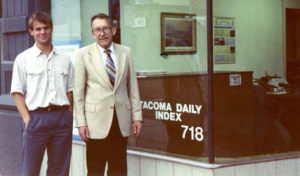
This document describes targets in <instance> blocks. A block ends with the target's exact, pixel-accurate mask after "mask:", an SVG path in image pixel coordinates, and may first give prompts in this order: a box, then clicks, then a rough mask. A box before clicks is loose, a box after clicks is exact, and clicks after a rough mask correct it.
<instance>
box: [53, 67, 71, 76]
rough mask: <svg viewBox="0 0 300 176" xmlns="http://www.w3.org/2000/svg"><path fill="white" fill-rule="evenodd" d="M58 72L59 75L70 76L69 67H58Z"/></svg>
mask: <svg viewBox="0 0 300 176" xmlns="http://www.w3.org/2000/svg"><path fill="white" fill-rule="evenodd" d="M56 74H57V76H62V77H66V76H68V74H69V73H68V70H67V69H61V68H58V69H56Z"/></svg>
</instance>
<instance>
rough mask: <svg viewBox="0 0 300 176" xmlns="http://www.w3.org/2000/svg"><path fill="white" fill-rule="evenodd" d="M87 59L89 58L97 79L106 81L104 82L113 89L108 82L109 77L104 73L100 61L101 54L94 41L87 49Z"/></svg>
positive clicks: (103, 67)
mask: <svg viewBox="0 0 300 176" xmlns="http://www.w3.org/2000/svg"><path fill="white" fill-rule="evenodd" d="M89 60H90V63H91V64H92V67H94V69H95V70H96V72H97V74H98V77H99V79H100V80H101V79H102V80H104V81H105V82H106V84H107V85H109V86H110V87H111V89H113V87H112V85H111V83H110V80H109V77H108V75H107V73H106V70H105V66H104V64H103V62H102V58H101V55H100V53H99V49H98V47H97V44H96V43H95V44H94V46H93V47H92V48H91V49H90V51H89Z"/></svg>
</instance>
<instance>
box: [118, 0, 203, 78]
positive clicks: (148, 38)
mask: <svg viewBox="0 0 300 176" xmlns="http://www.w3.org/2000/svg"><path fill="white" fill-rule="evenodd" d="M120 11H121V21H120V23H121V42H122V44H123V45H127V46H129V47H130V48H131V50H132V53H133V56H134V63H135V68H136V71H146V72H165V73H193V72H206V68H207V44H206V43H207V37H206V1H205V0H128V1H120ZM161 12H169V13H186V14H195V15H196V20H197V24H196V28H197V30H196V32H197V34H196V35H197V39H196V40H197V52H196V53H195V54H176V55H174V54H169V55H168V56H167V57H166V58H164V57H162V56H161V55H160V54H161V33H160V32H161V25H160V14H161ZM141 20H142V21H144V23H142V24H140V23H138V22H139V21H141Z"/></svg>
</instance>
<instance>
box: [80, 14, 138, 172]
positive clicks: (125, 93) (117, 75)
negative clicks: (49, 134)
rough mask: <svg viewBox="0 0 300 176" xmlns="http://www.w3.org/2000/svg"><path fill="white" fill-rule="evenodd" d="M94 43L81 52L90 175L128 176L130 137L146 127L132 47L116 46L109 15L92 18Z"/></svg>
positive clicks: (83, 120)
mask: <svg viewBox="0 0 300 176" xmlns="http://www.w3.org/2000/svg"><path fill="white" fill-rule="evenodd" d="M91 25H92V36H93V37H94V39H95V41H96V42H95V43H93V44H91V45H89V46H87V47H84V48H82V49H80V50H79V52H78V53H77V58H76V63H75V89H74V90H75V91H74V102H75V110H76V116H75V117H76V125H77V127H78V129H79V135H80V136H81V138H82V139H83V140H84V141H85V142H86V146H87V149H86V150H87V151H86V152H87V169H88V175H89V176H92V175H104V169H105V164H106V162H107V163H108V175H110V176H124V175H127V153H126V149H127V137H128V136H129V135H130V126H131V122H132V121H133V123H132V127H133V133H134V134H135V136H138V135H139V134H140V131H141V128H142V120H143V119H142V112H141V106H140V97H139V90H138V84H137V79H136V73H135V70H134V67H133V60H132V56H131V51H130V49H129V48H128V47H125V46H121V45H118V44H115V43H113V42H112V38H113V35H115V33H116V28H115V27H114V26H113V25H112V22H111V19H110V18H109V16H107V15H105V14H97V15H95V16H93V17H92V19H91Z"/></svg>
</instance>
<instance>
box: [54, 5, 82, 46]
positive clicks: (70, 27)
mask: <svg viewBox="0 0 300 176" xmlns="http://www.w3.org/2000/svg"><path fill="white" fill-rule="evenodd" d="M51 16H52V19H53V24H54V28H53V34H52V37H53V41H54V42H61V41H71V40H81V28H80V0H64V1H61V0H52V1H51Z"/></svg>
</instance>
